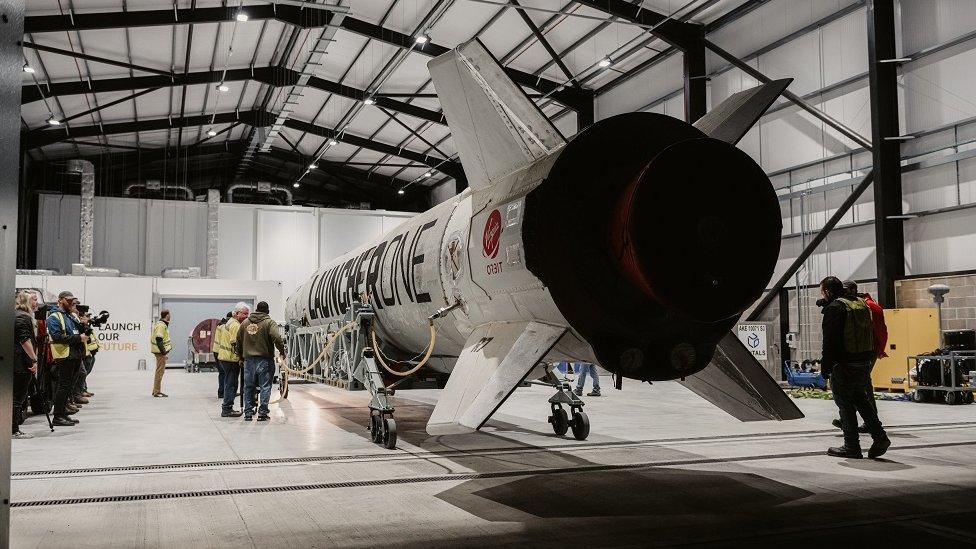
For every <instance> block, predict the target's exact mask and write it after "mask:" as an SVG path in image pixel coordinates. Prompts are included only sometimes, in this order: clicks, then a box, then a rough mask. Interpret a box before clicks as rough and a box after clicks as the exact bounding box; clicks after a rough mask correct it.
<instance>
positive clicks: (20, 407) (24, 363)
mask: <svg viewBox="0 0 976 549" xmlns="http://www.w3.org/2000/svg"><path fill="white" fill-rule="evenodd" d="M36 308H37V296H36V295H35V294H34V292H26V291H24V292H20V293H18V294H17V298H16V300H15V305H14V345H15V346H14V372H13V374H14V387H13V404H14V413H13V425H12V426H11V430H10V433H11V438H15V439H25V438H34V435H32V434H30V433H24V432H22V431H21V430H20V424H21V423H23V422H24V399H26V398H27V388H28V387H29V386H30V382H31V377H32V376H33V375H34V374H36V373H37V351H36V349H37V326H36V324H35V323H34V310H35V309H36Z"/></svg>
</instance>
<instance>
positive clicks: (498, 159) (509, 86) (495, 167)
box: [427, 40, 566, 189]
mask: <svg viewBox="0 0 976 549" xmlns="http://www.w3.org/2000/svg"><path fill="white" fill-rule="evenodd" d="M427 67H428V69H429V71H430V77H431V79H432V80H433V82H434V88H435V89H436V90H437V97H438V99H439V100H440V103H441V107H442V108H443V109H444V114H445V115H446V117H447V124H448V126H450V128H451V138H452V139H453V140H454V146H455V147H456V148H457V151H458V155H459V156H460V158H461V164H462V165H463V166H464V173H465V177H466V178H467V180H468V184H469V185H470V186H471V188H473V189H477V188H480V187H484V186H487V185H489V184H491V183H492V182H493V181H495V180H497V179H499V178H500V177H503V176H505V175H508V174H509V173H512V172H514V171H516V170H518V169H519V168H523V167H525V166H527V165H529V164H530V163H532V162H534V161H536V160H539V159H540V158H542V157H544V156H547V155H548V154H549V153H551V152H553V151H554V150H556V149H558V148H559V147H560V146H562V145H563V144H565V143H566V140H565V139H564V138H563V136H562V135H561V134H560V133H559V131H558V130H557V129H556V128H555V126H553V125H552V123H551V122H549V120H548V119H547V118H546V117H545V115H544V114H542V111H540V110H539V108H538V107H537V106H536V105H535V103H533V102H532V100H531V99H529V97H528V96H527V95H525V92H524V91H522V88H520V87H519V86H518V85H517V84H515V82H513V81H512V79H511V78H509V77H508V75H507V74H505V71H504V69H503V68H502V67H501V65H499V64H498V61H496V60H495V58H494V57H492V56H491V54H490V53H489V52H488V50H486V49H485V47H484V46H483V45H482V44H481V42H479V41H477V40H472V41H469V42H465V43H464V44H461V45H460V46H458V47H456V48H454V49H453V50H451V51H449V52H447V53H444V54H442V55H440V56H438V57H436V58H434V59H432V60H431V61H430V62H429V63H428V64H427Z"/></svg>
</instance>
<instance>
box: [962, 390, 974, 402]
mask: <svg viewBox="0 0 976 549" xmlns="http://www.w3.org/2000/svg"><path fill="white" fill-rule="evenodd" d="M962 395H963V402H964V403H966V404H972V403H973V399H974V397H973V392H972V391H968V392H966V393H963V394H962Z"/></svg>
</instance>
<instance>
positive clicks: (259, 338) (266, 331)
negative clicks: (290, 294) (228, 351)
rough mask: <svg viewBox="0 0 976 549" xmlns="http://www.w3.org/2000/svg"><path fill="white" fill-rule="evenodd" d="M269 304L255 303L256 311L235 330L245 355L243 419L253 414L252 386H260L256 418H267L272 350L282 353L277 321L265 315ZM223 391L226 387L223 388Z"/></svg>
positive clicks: (271, 375)
mask: <svg viewBox="0 0 976 549" xmlns="http://www.w3.org/2000/svg"><path fill="white" fill-rule="evenodd" d="M268 311H269V308H268V304H267V303H266V302H264V301H262V302H260V303H258V306H257V307H256V310H255V311H254V312H253V313H251V315H250V316H249V317H247V320H245V321H244V322H243V323H241V327H240V329H239V330H238V331H237V341H236V345H237V349H238V350H239V354H240V355H241V356H242V357H243V358H244V395H245V398H244V421H251V418H252V416H254V401H253V400H252V399H251V395H252V394H254V387H255V386H257V387H258V388H260V389H261V403H260V405H259V406H258V421H267V420H268V401H269V399H270V398H271V378H272V377H273V376H274V370H275V367H274V350H275V348H277V349H278V352H279V353H281V356H285V340H284V339H283V338H282V337H281V331H280V330H279V329H278V323H277V322H275V321H274V320H272V319H271V317H270V316H268ZM225 391H226V389H225Z"/></svg>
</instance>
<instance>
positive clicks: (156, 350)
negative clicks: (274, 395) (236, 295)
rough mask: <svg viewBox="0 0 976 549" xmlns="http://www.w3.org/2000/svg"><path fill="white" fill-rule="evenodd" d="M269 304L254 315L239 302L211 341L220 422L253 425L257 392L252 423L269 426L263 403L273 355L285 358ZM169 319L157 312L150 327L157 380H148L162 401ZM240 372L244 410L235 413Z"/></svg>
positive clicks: (268, 392)
mask: <svg viewBox="0 0 976 549" xmlns="http://www.w3.org/2000/svg"><path fill="white" fill-rule="evenodd" d="M269 312H270V308H269V307H268V303H267V302H265V301H261V302H259V303H258V304H257V307H256V308H255V311H254V312H251V311H250V307H249V306H248V305H247V304H246V303H244V302H239V303H237V304H236V305H235V306H234V310H233V311H231V312H229V313H227V316H226V317H225V318H224V319H222V320H221V322H220V324H219V325H218V326H217V329H216V332H215V333H214V336H213V345H212V347H211V350H212V351H213V353H214V355H215V358H216V360H217V371H218V376H217V398H219V399H221V410H220V416H221V417H241V416H242V415H243V416H244V420H245V421H252V420H253V419H254V409H255V399H254V398H253V395H254V394H255V392H258V399H257V400H258V404H257V416H258V417H257V420H258V421H268V420H269V419H270V415H269V414H270V413H269V410H268V403H269V401H270V399H271V381H272V379H273V378H274V371H275V365H274V351H275V349H278V352H279V353H280V354H281V356H282V357H284V356H285V340H284V338H283V337H282V335H281V330H280V329H279V328H278V323H277V322H275V321H274V320H273V319H272V318H271V316H270V315H269ZM170 321H171V313H170V311H168V310H165V309H164V310H162V311H160V313H159V320H158V321H156V323H155V324H154V325H153V330H152V335H151V336H150V342H149V345H150V347H151V350H152V353H153V355H155V357H156V374H155V376H154V379H153V391H152V395H153V396H154V397H166V396H168V395H166V394H165V393H163V392H162V380H163V373H164V372H165V371H166V360H167V356H168V355H169V353H170V351H172V349H173V344H172V341H171V339H170V334H169V323H170ZM242 364H243V368H244V387H243V394H244V395H246V396H247V398H245V399H244V410H243V411H241V410H235V409H234V399H235V397H236V396H237V389H238V378H239V377H240V374H241V366H242Z"/></svg>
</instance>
